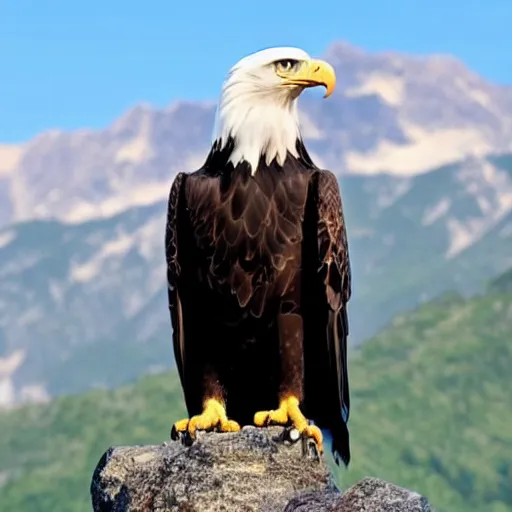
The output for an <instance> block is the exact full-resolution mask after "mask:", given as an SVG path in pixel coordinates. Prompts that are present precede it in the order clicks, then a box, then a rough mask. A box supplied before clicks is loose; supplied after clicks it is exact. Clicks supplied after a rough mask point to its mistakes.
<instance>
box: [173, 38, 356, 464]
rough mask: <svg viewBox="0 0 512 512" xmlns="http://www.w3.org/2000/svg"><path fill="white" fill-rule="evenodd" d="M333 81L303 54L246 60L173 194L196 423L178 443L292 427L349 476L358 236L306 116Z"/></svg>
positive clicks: (184, 342) (184, 360)
mask: <svg viewBox="0 0 512 512" xmlns="http://www.w3.org/2000/svg"><path fill="white" fill-rule="evenodd" d="M335 82H336V77H335V72H334V70H333V68H332V66H330V65H329V64H328V63H327V62H325V61H322V60H315V59H313V58H311V57H310V56H309V55H308V54H307V53H306V52H304V51H302V50H300V49H298V48H270V49H265V50H263V51H259V52H257V53H255V54H252V55H249V56H248V57H245V58H243V59H242V60H240V61H239V62H238V63H237V64H236V65H235V66H234V67H233V68H231V70H230V71H229V74H228V76H227V78H226V80H225V82H224V85H223V88H222V93H221V97H220V102H219V105H218V108H217V114H216V120H215V127H214V136H213V141H212V145H211V148H210V151H209V153H208V155H207V157H206V160H205V162H204V164H203V166H202V167H201V168H200V169H198V170H196V171H195V172H191V173H179V174H177V176H176V177H175V179H174V181H173V183H172V186H171V190H170V194H169V203H168V212H167V225H166V237H165V247H166V259H167V278H168V296H169V309H170V314H171V322H172V327H173V344H174V354H175V358H176V363H177V368H178V372H179V376H180V380H181V385H182V387H183V392H184V398H185V402H186V406H187V411H188V415H189V418H186V419H184V420H180V421H178V422H176V423H175V424H174V426H173V437H174V438H176V436H178V435H179V433H180V432H188V434H189V435H190V436H191V437H192V438H194V437H195V433H196V431H197V430H211V429H217V430H220V431H221V432H235V431H238V430H239V429H240V427H241V426H243V425H247V424H254V425H256V426H265V425H269V424H280V425H293V426H295V427H296V428H297V429H298V430H299V432H300V433H301V434H302V435H303V436H304V437H307V438H312V439H314V440H315V442H316V444H317V446H318V448H319V451H320V452H322V451H323V444H322V443H323V437H322V429H323V430H324V431H326V432H327V433H328V434H330V437H331V439H332V452H333V454H334V458H335V461H336V463H337V464H339V461H340V458H341V460H342V461H343V463H344V464H345V465H347V466H348V463H349V461H350V449H349V433H348V428H347V422H348V418H349V409H350V400H349V385H348V375H347V335H348V320H347V302H348V300H349V298H350V294H351V273H350V263H349V253H348V245H347V235H346V229H345V223H344V219H343V211H342V201H341V197H340V191H339V187H338V182H337V180H336V177H335V176H334V174H333V173H331V172H330V171H328V170H323V169H320V168H318V167H317V166H316V165H315V164H314V163H313V161H312V159H311V157H310V155H309V154H308V151H307V150H306V147H305V146H304V141H303V139H302V137H301V133H300V128H299V122H298V108H297V99H298V97H299V95H300V94H301V92H302V91H303V90H304V89H305V88H308V87H315V86H319V85H322V86H324V87H325V89H326V93H325V97H327V96H329V95H330V94H331V93H332V91H333V90H334V87H335ZM310 420H311V421H310ZM311 422H312V423H311Z"/></svg>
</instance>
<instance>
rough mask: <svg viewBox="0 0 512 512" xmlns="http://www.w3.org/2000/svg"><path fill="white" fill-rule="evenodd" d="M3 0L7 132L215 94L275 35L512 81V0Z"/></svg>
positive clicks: (2, 96)
mask: <svg viewBox="0 0 512 512" xmlns="http://www.w3.org/2000/svg"><path fill="white" fill-rule="evenodd" d="M243 5H244V4H243V3H241V2H235V1H234V0H216V1H203V0H189V1H186V2H184V1H180V2H178V1H177V0H145V1H141V0H138V1H136V0H108V1H107V0H101V1H100V0H0V141H2V142H21V141H23V140H26V139H28V138H30V137H32V136H34V135H35V134H37V133H38V132H41V131H43V130H46V129H51V128H59V129H66V130H69V129H75V128H83V127H92V128H100V127H103V126H106V125H108V124H110V123H111V122H112V121H113V120H114V119H115V118H116V117H117V116H119V115H121V114H122V113H123V112H124V111H126V110H127V109H128V108H130V107H131V106H133V105H134V104H136V103H138V102H141V101H145V102H149V103H152V104H154V105H156V106H165V105H167V104H169V103H170V102H172V101H173V100H176V99H183V98H185V99H215V98H216V97H217V94H218V91H219V88H220V85H221V82H222V80H223V77H224V74H225V73H226V71H227V70H228V68H229V67H230V66H231V65H232V64H234V62H236V61H237V60H238V59H239V58H240V57H242V56H243V55H245V54H248V53H252V52H253V51H256V50H258V49H260V48H263V47H266V46H275V45H292V46H301V47H303V48H304V49H305V50H307V51H308V52H309V53H311V54H314V55H319V54H321V53H322V52H323V51H324V50H325V48H326V47H327V46H328V45H329V43H331V42H332V41H334V40H345V41H348V42H350V43H353V44H355V45H358V46H362V47H364V48H366V49H368V50H372V51H375V50H377V51H378V50H398V51H406V52H411V53H416V54H426V53H433V52H435V53H451V54H454V55H457V56H458V57H460V58H461V59H462V60H463V61H465V62H466V63H467V64H468V65H469V66H470V67H472V68H473V69H475V70H476V71H478V72H479V73H481V74H482V75H484V76H486V77H487V78H489V79H491V80H493V81H497V82H499V83H508V84H512V51H511V48H512V31H511V30H510V26H511V20H512V0H486V1H485V2H484V1H483V0H367V1H364V2H360V1H356V0H354V1H351V2H348V1H345V0H322V1H312V0H310V1H308V2H302V1H301V0H257V1H254V2H251V3H247V4H245V7H243Z"/></svg>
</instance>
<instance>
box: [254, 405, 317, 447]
mask: <svg viewBox="0 0 512 512" xmlns="http://www.w3.org/2000/svg"><path fill="white" fill-rule="evenodd" d="M290 423H291V425H293V427H295V428H296V429H297V430H298V431H299V434H300V437H302V439H303V440H304V439H305V440H308V439H309V440H311V439H312V440H313V441H314V442H315V445H316V449H317V451H318V453H319V454H321V453H323V436H322V431H321V430H320V429H319V428H318V427H317V426H315V425H310V424H309V422H308V420H307V419H306V417H305V416H304V415H303V414H302V412H301V410H300V408H299V400H298V398H296V397H294V396H290V397H288V398H285V399H283V400H281V402H280V404H279V409H275V410H273V411H260V412H257V413H256V414H255V415H254V424H255V425H256V426H257V427H265V426H268V425H283V426H287V425H289V424H290ZM304 447H305V445H303V449H304Z"/></svg>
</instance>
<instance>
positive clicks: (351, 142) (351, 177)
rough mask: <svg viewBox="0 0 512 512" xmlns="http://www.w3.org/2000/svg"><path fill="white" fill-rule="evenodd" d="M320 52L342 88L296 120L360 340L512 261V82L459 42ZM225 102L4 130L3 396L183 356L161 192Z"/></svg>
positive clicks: (196, 160) (73, 384)
mask: <svg viewBox="0 0 512 512" xmlns="http://www.w3.org/2000/svg"><path fill="white" fill-rule="evenodd" d="M325 58H327V59H328V60H329V61H330V62H332V63H333V65H334V66H335V68H336V70H337V74H338V87H337V90H336V91H335V93H334V94H333V96H331V97H330V98H329V99H328V100H325V101H324V100H322V99H319V98H315V97H314V96H315V93H314V91H306V93H305V94H304V97H303V98H301V102H300V105H301V120H302V125H303V132H304V136H305V139H306V142H307V144H308V147H309V148H311V151H312V153H313V156H314V158H315V160H316V161H317V162H318V163H319V164H322V165H325V166H328V167H329V168H331V169H332V170H334V171H335V172H337V173H338V176H339V179H340V184H341V187H342V193H343V200H344V209H345V215H346V218H347V226H348V231H349V242H350V252H351V258H352V266H353V272H354V292H353V299H352V300H351V303H350V316H351V336H350V340H351V343H352V344H358V343H360V342H361V341H362V340H364V339H366V338H368V337H369V336H371V335H373V334H375V333H376V332H377V331H378V330H379V329H380V328H381V327H383V326H384V325H385V324H386V323H387V322H389V321H390V319H391V318H392V317H393V315H395V314H397V313H398V312H400V311H403V310H405V309H411V308H414V307H415V306H416V305H417V304H419V303H421V302H423V301H425V300H428V299H429V298H432V297H434V296H435V295H437V294H438V293H441V292H443V291H444V290H447V289H450V288H453V287H455V288H456V289H458V290H459V291H461V292H462V293H465V294H470V293H474V292H475V291H478V290H479V289H481V286H482V284H483V283H484V282H485V280H486V279H487V278H491V277H493V276H495V275H497V274H498V273H499V272H501V271H502V270H504V269H505V268H507V267H508V266H509V265H511V264H512V256H511V255H512V251H511V240H512V218H511V215H512V213H511V211H512V152H508V153H507V150H511V148H512V142H511V141H512V137H511V135H512V88H511V87H504V86H497V85H494V84H490V83H488V82H486V81H485V80H484V79H483V78H481V77H479V76H477V75H476V74H474V73H473V72H472V71H470V70H468V69H467V68H466V67H465V66H464V65H463V64H462V63H461V62H459V61H457V60H456V59H454V58H452V57H448V56H429V57H415V56H410V55H404V54H398V53H379V54H373V53H367V52H365V51H363V50H362V49H359V48H355V47H352V46H350V45H347V44H344V43H335V44H333V45H332V46H331V47H330V48H328V49H327V51H326V54H325ZM219 88H220V84H219ZM310 93H311V94H310ZM214 109H215V105H214V103H209V102H204V103H194V102H177V103H174V104H172V105H171V106H169V107H168V108H165V109H162V110H158V109H154V108H152V107H151V106H149V105H139V106H136V107H135V108H134V109H132V110H130V111H129V112H127V113H126V114H125V115H124V116H123V117H122V118H120V119H118V120H116V121H115V122H114V123H113V124H112V125H111V126H108V127H106V128H104V129H102V130H97V131H94V130H79V131H75V132H70V133H65V132H59V131H52V132H46V133H42V134H41V135H39V136H38V137H36V138H35V139H33V140H30V141H27V142H26V143H25V144H23V145H20V146H12V145H5V144H3V145H1V144H0V407H2V406H12V405H13V404H18V403H20V402H23V401H40V400H47V399H48V397H49V396H54V395H58V394H62V393H75V392H80V391H84V390H86V389H90V388H91V387H105V386H116V385H120V384H122V383H125V382H128V381H129V380H131V379H133V378H136V377H137V376H138V375H140V374H141V372H153V371H161V370H163V369H166V368H169V367H171V366H172V365H173V364H174V358H173V355H172V349H171V340H170V336H171V332H170V320H169V315H168V311H167V297H166V290H165V287H166V283H165V262H164V252H163V238H164V226H165V213H166V200H167V196H168V192H169V187H170V183H171V180H172V178H173V176H174V174H175V172H176V171H178V170H193V169H195V168H197V167H198V166H199V165H200V164H201V163H202V162H203V159H204V157H205V155H206V152H207V149H208V144H209V141H210V133H211V129H212V125H213V116H214Z"/></svg>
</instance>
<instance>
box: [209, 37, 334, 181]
mask: <svg viewBox="0 0 512 512" xmlns="http://www.w3.org/2000/svg"><path fill="white" fill-rule="evenodd" d="M327 75H328V76H327ZM334 82H335V77H334V71H333V70H332V67H330V66H329V65H328V64H327V63H325V62H323V61H318V60H313V59H312V58H311V57H310V56H309V55H308V54H307V53H306V52H305V51H303V50H301V49H299V48H290V47H284V48H269V49H266V50H262V51H260V52H257V53H254V54H252V55H249V56H247V57H244V58H243V59H242V60H240V61H239V62H238V63H237V64H235V66H233V67H232V68H231V69H230V71H229V73H228V76H227V78H226V80H225V82H224V84H223V87H222V94H221V97H220V101H219V105H218V107H217V113H216V119H215V127H214V134H213V140H214V141H219V140H221V141H222V146H224V145H225V144H226V143H227V141H228V138H229V137H230V136H231V137H232V138H233V139H234V141H235V147H234V149H233V152H232V154H231V155H230V159H229V160H230V161H231V162H232V163H233V165H235V166H236V165H237V164H238V163H240V162H241V161H242V160H245V161H246V162H247V163H249V164H250V165H251V172H252V174H254V173H255V172H256V170H257V167H258V163H259V160H260V157H261V156H262V155H264V156H265V161H266V163H267V164H269V163H270V162H271V161H272V160H273V159H274V158H275V159H276V160H277V162H278V164H280V165H282V164H283V163H284V161H285V159H286V155H287V152H289V153H290V154H292V155H294V156H297V153H296V143H297V139H298V138H300V129H299V119H298V109H297V101H296V100H297V98H298V96H299V95H300V93H301V92H302V90H303V89H304V88H305V87H312V86H315V85H324V86H325V87H326V88H327V91H328V93H327V94H326V95H328V94H330V92H332V90H333V88H334ZM222 146H221V147H222Z"/></svg>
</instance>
